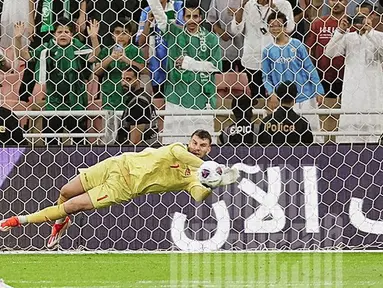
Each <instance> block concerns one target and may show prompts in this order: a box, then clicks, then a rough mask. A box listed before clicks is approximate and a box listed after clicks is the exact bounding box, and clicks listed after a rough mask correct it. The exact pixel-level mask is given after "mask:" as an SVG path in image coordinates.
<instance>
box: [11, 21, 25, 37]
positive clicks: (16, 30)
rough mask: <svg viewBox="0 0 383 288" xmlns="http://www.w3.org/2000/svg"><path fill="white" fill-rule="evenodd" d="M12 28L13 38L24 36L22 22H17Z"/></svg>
mask: <svg viewBox="0 0 383 288" xmlns="http://www.w3.org/2000/svg"><path fill="white" fill-rule="evenodd" d="M13 27H14V30H13V33H14V36H15V38H20V37H22V36H23V35H24V32H25V25H24V22H20V21H18V22H16V23H15V25H14V26H13Z"/></svg>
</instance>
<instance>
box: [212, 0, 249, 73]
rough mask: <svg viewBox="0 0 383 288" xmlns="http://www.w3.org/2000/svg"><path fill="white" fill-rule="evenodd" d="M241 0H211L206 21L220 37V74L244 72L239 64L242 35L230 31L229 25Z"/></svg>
mask: <svg viewBox="0 0 383 288" xmlns="http://www.w3.org/2000/svg"><path fill="white" fill-rule="evenodd" d="M240 2H241V0H234V1H233V0H224V1H219V0H212V1H211V3H210V9H209V12H208V14H207V20H208V21H209V22H210V23H211V25H212V26H213V31H214V32H215V33H216V34H217V35H218V36H219V37H220V42H219V43H220V45H221V48H222V55H223V60H222V72H229V71H238V72H242V71H243V70H244V68H243V66H242V63H241V59H240V56H241V51H242V49H243V35H242V34H241V33H235V32H233V31H232V27H231V25H230V23H231V22H232V21H233V18H234V11H236V10H237V9H238V8H239V6H240V4H241V3H240Z"/></svg>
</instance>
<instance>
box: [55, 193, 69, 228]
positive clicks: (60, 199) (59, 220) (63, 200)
mask: <svg viewBox="0 0 383 288" xmlns="http://www.w3.org/2000/svg"><path fill="white" fill-rule="evenodd" d="M68 200H69V199H67V198H65V197H64V196H62V195H61V194H60V196H59V199H57V205H60V204H64V203H65V202H66V201H68ZM64 220H65V218H60V219H57V220H56V222H55V223H56V224H61V223H63V222H64Z"/></svg>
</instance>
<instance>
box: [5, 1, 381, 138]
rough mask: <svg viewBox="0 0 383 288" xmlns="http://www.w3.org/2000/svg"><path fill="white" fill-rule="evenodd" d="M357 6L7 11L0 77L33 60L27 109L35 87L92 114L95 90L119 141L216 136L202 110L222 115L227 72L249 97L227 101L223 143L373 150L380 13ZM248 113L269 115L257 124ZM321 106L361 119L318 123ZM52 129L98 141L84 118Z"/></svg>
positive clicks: (43, 5) (203, 4) (106, 6)
mask: <svg viewBox="0 0 383 288" xmlns="http://www.w3.org/2000/svg"><path fill="white" fill-rule="evenodd" d="M349 1H352V2H350V3H348V1H347V0H328V2H326V3H323V2H322V1H320V0H317V1H304V0H303V1H301V0H300V1H297V0H211V1H204V0H202V1H198V0H184V1H182V0H176V1H168V0H148V1H134V0H129V1H123V0H120V1H117V0H113V1H108V0H61V1H56V0H55V1H53V0H18V1H14V0H9V1H7V0H4V1H2V2H1V3H2V9H1V11H2V13H1V24H2V25H1V39H0V45H1V47H2V49H3V51H8V50H9V49H11V50H12V51H14V59H8V58H7V57H5V56H4V55H5V54H6V53H5V52H4V53H2V54H4V55H3V56H2V57H1V59H0V61H1V69H2V70H3V71H7V70H11V69H12V67H14V66H15V64H14V63H19V61H23V62H25V63H26V66H25V69H24V71H23V74H22V85H21V86H20V91H19V96H20V100H21V101H24V102H28V101H31V97H32V93H33V89H34V86H35V83H36V82H38V83H40V84H41V85H43V86H44V87H45V93H46V97H45V99H46V100H45V101H46V103H45V105H44V107H43V109H44V110H48V111H49V110H50V111H55V110H68V111H69V110H85V109H86V107H87V105H88V93H87V89H86V86H87V83H88V82H89V81H91V80H92V79H96V80H97V81H98V82H99V83H100V87H101V88H100V97H101V99H102V109H105V110H111V111H113V112H116V111H121V112H122V114H123V116H122V118H121V120H119V121H115V124H114V126H113V127H112V129H113V130H114V132H116V133H115V141H117V142H118V143H127V144H129V143H130V144H144V143H153V142H162V143H165V144H166V143H169V142H174V141H184V140H185V139H187V136H188V135H189V134H190V133H191V132H192V131H194V130H195V129H196V128H199V129H205V130H207V131H209V132H213V131H214V116H213V114H212V113H198V112H200V111H201V110H210V109H221V108H224V107H225V105H226V102H225V100H226V99H221V98H220V97H219V96H218V95H217V85H218V84H217V81H216V76H217V75H218V74H222V73H223V74H225V73H226V74H227V73H231V74H232V73H237V74H238V75H240V74H241V73H244V74H245V75H246V76H247V80H248V85H249V89H248V90H246V89H244V92H243V95H240V96H239V97H234V96H233V97H228V99H230V101H231V105H229V107H227V105H226V108H233V113H234V118H233V119H232V120H233V121H234V123H233V124H231V125H230V126H227V127H220V130H221V135H220V137H219V143H220V144H225V143H231V144H243V143H245V144H250V145H251V144H257V143H259V144H269V143H274V144H284V143H289V144H297V143H304V144H310V143H312V142H313V141H315V138H316V137H313V134H312V133H311V129H312V130H316V131H320V130H321V131H328V132H334V131H341V132H344V135H343V136H337V138H335V137H334V136H332V134H329V135H328V136H326V137H325V138H324V139H321V138H319V137H317V138H318V139H316V141H325V142H327V141H336V142H352V141H353V140H352V139H355V137H351V138H350V136H349V135H352V133H354V134H355V132H358V131H360V132H363V133H365V134H363V133H362V134H361V136H360V137H359V138H360V139H362V140H363V141H367V142H371V141H373V142H376V141H377V136H375V137H372V136H370V135H368V134H369V133H370V134H374V133H378V131H383V127H381V126H382V124H381V123H382V121H381V119H382V116H381V115H380V114H379V111H380V109H382V108H383V105H382V104H383V95H382V93H383V73H382V68H383V66H382V64H383V33H382V32H381V31H383V24H382V22H381V15H380V12H381V11H380V9H381V7H380V5H379V3H375V4H372V3H369V2H360V3H359V2H355V1H356V0H349ZM350 9H351V10H352V11H350ZM7 55H8V54H7ZM11 62H13V64H12V63H11ZM247 91H248V92H247ZM95 96H97V95H95ZM229 96H230V95H229ZM5 97H6V95H5ZM252 108H259V109H265V111H266V112H267V114H268V115H266V117H265V118H264V119H262V120H260V121H256V120H255V119H256V118H257V117H259V115H255V114H254V113H253V109H252ZM322 108H324V109H340V108H341V109H342V110H347V111H356V112H355V113H354V114H352V113H351V114H350V113H346V114H345V115H343V114H342V115H337V114H336V112H333V113H329V114H320V115H318V114H315V113H309V112H310V111H314V110H315V109H322ZM294 109H299V110H300V111H301V112H303V113H306V112H308V113H306V114H308V115H307V116H306V117H303V116H301V115H298V114H296V113H295V112H294ZM159 110H164V111H165V116H161V117H159V116H158V113H157V112H158V111H159ZM334 111H336V110H334ZM358 111H359V112H361V113H359V114H357V112H358ZM367 111H368V112H370V113H369V114H368V113H367V114H364V113H362V112H367ZM113 117H116V116H113ZM44 119H45V120H44V124H43V127H44V128H43V131H42V132H43V133H56V132H61V131H63V129H64V128H65V129H66V130H68V131H70V132H72V133H82V132H86V131H87V130H88V129H89V127H88V121H87V118H86V117H72V116H70V117H61V116H50V117H45V118H44ZM349 132H351V134H350V133H349ZM348 133H349V134H348ZM158 135H163V136H164V137H159V136H158ZM366 135H368V136H366ZM74 141H75V142H76V143H82V142H83V139H82V138H79V139H74ZM48 142H49V143H51V144H57V139H48Z"/></svg>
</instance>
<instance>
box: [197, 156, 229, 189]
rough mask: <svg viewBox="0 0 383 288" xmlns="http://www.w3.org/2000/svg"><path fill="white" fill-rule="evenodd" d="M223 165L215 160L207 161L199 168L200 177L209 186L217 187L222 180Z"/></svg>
mask: <svg viewBox="0 0 383 288" xmlns="http://www.w3.org/2000/svg"><path fill="white" fill-rule="evenodd" d="M222 173H223V170H222V167H221V166H220V165H219V164H218V163H217V162H214V161H205V162H204V163H203V164H202V165H201V167H199V169H198V179H199V181H200V182H201V183H202V184H205V185H207V186H209V187H212V188H214V187H217V186H218V185H219V184H220V183H221V181H222Z"/></svg>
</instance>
